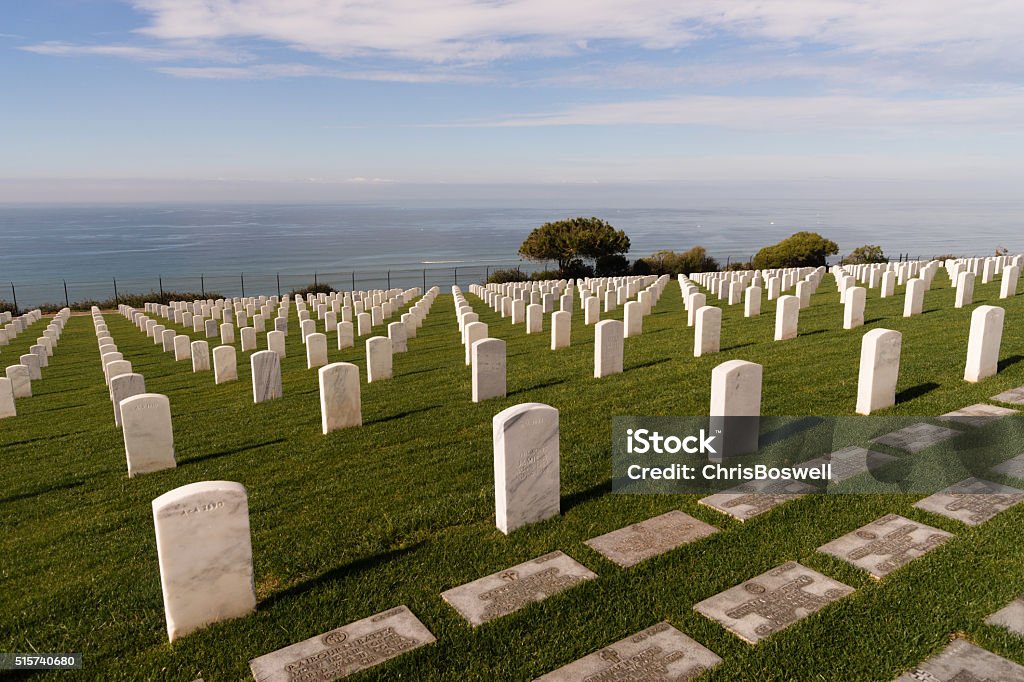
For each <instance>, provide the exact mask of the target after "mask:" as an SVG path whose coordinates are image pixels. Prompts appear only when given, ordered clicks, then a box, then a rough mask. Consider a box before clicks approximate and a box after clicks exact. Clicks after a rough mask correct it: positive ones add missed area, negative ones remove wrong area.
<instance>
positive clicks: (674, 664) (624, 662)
mask: <svg viewBox="0 0 1024 682" xmlns="http://www.w3.org/2000/svg"><path fill="white" fill-rule="evenodd" d="M721 662H722V659H721V658H719V657H718V656H717V655H716V654H715V652H713V651H711V650H710V649H707V648H705V647H703V646H701V645H700V644H699V643H697V642H695V641H694V640H692V639H690V638H689V637H687V636H686V635H684V634H683V633H682V632H680V631H679V630H676V629H675V628H674V627H672V626H671V625H669V624H668V623H658V624H657V625H652V626H651V627H649V628H647V629H646V630H643V631H642V632H638V633H637V634H635V635H632V636H631V637H627V638H625V639H622V640H619V641H618V642H616V643H615V644H612V645H610V646H607V647H605V648H604V649H601V650H600V651H595V652H594V653H592V654H590V655H588V656H584V657H583V658H581V659H579V660H577V661H574V662H573V663H570V664H569V665H566V666H563V667H561V668H559V669H558V670H554V671H552V672H549V673H548V674H547V675H542V676H540V677H538V678H537V679H536V680H534V682H579V681H580V680H594V682H597V681H598V680H600V681H601V682H619V681H622V682H628V681H632V680H636V681H637V682H640V681H643V682H661V681H662V680H665V681H666V682H670V681H680V682H681V681H682V680H689V679H691V678H694V677H696V676H697V675H700V674H701V673H702V672H704V671H705V670H710V669H711V668H714V667H715V666H716V665H718V664H719V663H721Z"/></svg>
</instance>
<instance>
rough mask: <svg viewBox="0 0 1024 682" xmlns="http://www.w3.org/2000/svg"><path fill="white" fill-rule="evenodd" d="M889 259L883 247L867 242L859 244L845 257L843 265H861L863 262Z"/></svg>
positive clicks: (881, 261) (883, 261) (885, 261)
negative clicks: (883, 251)
mask: <svg viewBox="0 0 1024 682" xmlns="http://www.w3.org/2000/svg"><path fill="white" fill-rule="evenodd" d="M888 262H889V259H888V258H886V256H885V254H884V253H882V247H881V246H878V245H877V244H865V245H864V246H858V247H857V248H856V249H854V250H853V251H851V252H850V255H848V256H847V257H846V258H844V259H843V265H847V264H848V265H861V264H863V263H888Z"/></svg>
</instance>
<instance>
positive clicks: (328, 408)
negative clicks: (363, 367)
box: [320, 362, 363, 434]
mask: <svg viewBox="0 0 1024 682" xmlns="http://www.w3.org/2000/svg"><path fill="white" fill-rule="evenodd" d="M320 417H321V425H322V427H323V432H324V434H328V433H330V432H331V431H335V430H337V429H346V428H349V427H351V426H361V425H362V423H363V412H362V402H361V398H360V388H359V367H357V366H356V365H353V364H351V363H349V362H335V363H331V364H330V365H327V366H326V367H321V368H320Z"/></svg>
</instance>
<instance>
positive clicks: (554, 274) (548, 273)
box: [530, 270, 562, 281]
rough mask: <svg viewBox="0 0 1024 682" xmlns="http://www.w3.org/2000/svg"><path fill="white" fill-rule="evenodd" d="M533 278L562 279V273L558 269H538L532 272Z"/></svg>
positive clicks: (531, 276) (531, 277)
mask: <svg viewBox="0 0 1024 682" xmlns="http://www.w3.org/2000/svg"><path fill="white" fill-rule="evenodd" d="M530 279H532V280H538V281H539V280H545V279H562V273H560V272H559V271H558V270H538V271H537V272H534V273H531V274H530Z"/></svg>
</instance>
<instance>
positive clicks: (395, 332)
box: [302, 287, 440, 383]
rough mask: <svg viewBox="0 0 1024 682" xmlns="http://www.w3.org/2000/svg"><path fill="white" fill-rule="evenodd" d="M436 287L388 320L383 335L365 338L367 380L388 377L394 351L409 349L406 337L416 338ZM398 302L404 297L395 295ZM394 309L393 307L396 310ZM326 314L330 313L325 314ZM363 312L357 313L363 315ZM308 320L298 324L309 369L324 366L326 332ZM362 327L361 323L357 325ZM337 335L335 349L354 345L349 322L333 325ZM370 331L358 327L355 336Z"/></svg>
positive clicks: (437, 290) (432, 299) (401, 351)
mask: <svg viewBox="0 0 1024 682" xmlns="http://www.w3.org/2000/svg"><path fill="white" fill-rule="evenodd" d="M414 291H415V290H412V289H410V290H409V291H408V292H407V293H409V294H410V296H412V295H414V294H413V292H414ZM439 291H440V289H438V288H437V287H433V288H431V289H430V290H428V291H427V293H426V295H424V296H423V297H422V298H421V299H420V300H418V301H417V302H416V303H414V304H413V305H412V306H410V308H409V310H408V311H407V312H405V313H403V314H402V317H401V320H400V321H399V322H390V323H388V335H387V336H372V337H370V338H368V339H367V340H366V373H367V382H368V383H369V382H373V381H381V380H384V379H390V378H391V376H392V365H393V356H394V354H395V353H405V352H407V351H408V349H409V343H408V341H409V339H412V338H416V334H417V331H418V330H419V328H420V327H422V326H423V321H424V320H425V319H426V316H427V313H429V312H430V306H431V305H433V303H434V299H435V298H436V297H437V294H438V293H439ZM396 300H398V301H401V302H402V304H403V305H404V303H405V302H406V300H407V299H406V298H405V297H404V295H403V296H399V297H398V299H396ZM397 310H398V309H397V308H396V311H397ZM328 314H330V313H328ZM365 315H366V313H360V314H359V316H360V317H363V316H365ZM311 322H312V320H306V321H304V322H303V323H302V325H303V329H302V342H303V343H304V344H305V346H306V366H307V368H309V369H316V368H320V367H324V366H325V365H327V363H328V357H327V335H326V334H323V333H320V332H317V331H315V327H314V326H312V325H311V324H309V323H311ZM361 327H362V325H361ZM335 329H336V333H337V336H338V350H342V349H344V348H351V347H352V346H354V345H355V341H354V331H355V330H354V329H353V327H352V323H351V322H344V321H343V322H339V323H337V325H335ZM368 333H370V328H369V326H368V325H367V327H366V328H365V329H362V328H361V329H360V333H359V336H364V335H366V334H368Z"/></svg>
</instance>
